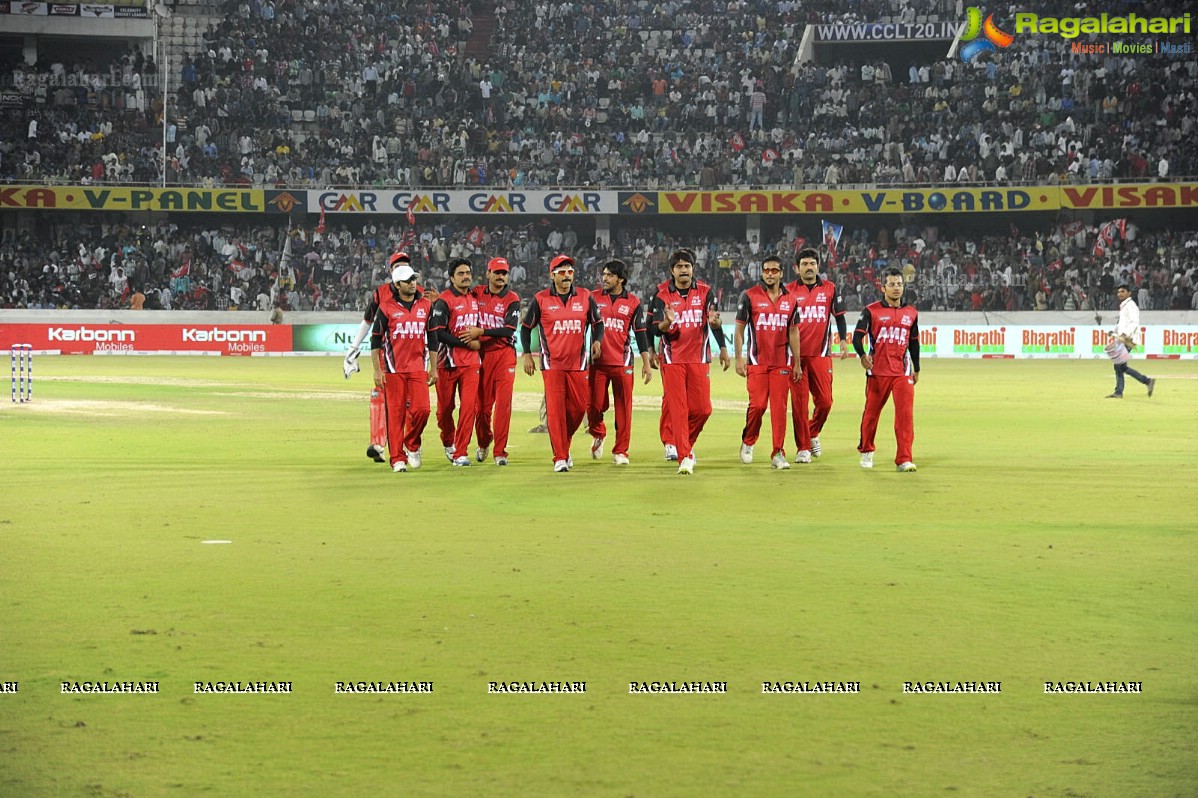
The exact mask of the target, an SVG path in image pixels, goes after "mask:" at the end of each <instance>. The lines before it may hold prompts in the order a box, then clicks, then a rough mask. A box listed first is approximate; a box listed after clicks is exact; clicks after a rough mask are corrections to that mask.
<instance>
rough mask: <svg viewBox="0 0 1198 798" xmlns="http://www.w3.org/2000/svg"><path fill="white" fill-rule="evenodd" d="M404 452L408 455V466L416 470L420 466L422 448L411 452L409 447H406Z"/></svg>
mask: <svg viewBox="0 0 1198 798" xmlns="http://www.w3.org/2000/svg"><path fill="white" fill-rule="evenodd" d="M403 453H404V454H406V455H407V456H408V467H409V468H411V469H412V470H413V471H415V470H416V469H417V468H420V450H419V449H417V450H416V451H414V452H409V451H408V450H407V449H404V450H403Z"/></svg>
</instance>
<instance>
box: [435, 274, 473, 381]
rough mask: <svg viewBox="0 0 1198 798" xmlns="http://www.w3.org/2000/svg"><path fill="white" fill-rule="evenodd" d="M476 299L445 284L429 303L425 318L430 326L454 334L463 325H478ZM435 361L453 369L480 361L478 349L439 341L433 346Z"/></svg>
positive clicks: (458, 331) (462, 327)
mask: <svg viewBox="0 0 1198 798" xmlns="http://www.w3.org/2000/svg"><path fill="white" fill-rule="evenodd" d="M478 326H479V323H478V300H477V299H475V298H474V295H473V294H471V293H465V294H459V293H457V292H456V291H454V290H453V289H452V288H446V289H445V290H444V291H442V292H441V295H440V296H439V297H437V301H436V302H435V303H433V312H432V316H431V318H430V320H429V323H428V327H429V329H430V330H433V331H439V330H444V331H446V332H447V333H448V334H449V335H451V336H452V337H454V338H457V337H458V333H460V332H461V331H462V330H464V329H466V328H467V327H478ZM437 357H438V361H437V362H438V364H439V365H440V366H441V367H442V368H448V369H456V368H462V367H464V366H477V365H479V363H481V362H482V361H481V360H480V358H479V356H478V352H477V351H476V350H474V349H468V348H467V347H464V346H450V345H448V344H446V343H444V342H441V343H440V344H438V346H437Z"/></svg>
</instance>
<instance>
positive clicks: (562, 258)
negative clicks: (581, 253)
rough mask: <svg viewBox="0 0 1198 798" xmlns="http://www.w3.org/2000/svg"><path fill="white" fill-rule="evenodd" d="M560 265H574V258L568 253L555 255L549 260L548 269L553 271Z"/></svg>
mask: <svg viewBox="0 0 1198 798" xmlns="http://www.w3.org/2000/svg"><path fill="white" fill-rule="evenodd" d="M562 266H570V267H573V266H574V259H573V258H571V257H570V256H569V255H555V256H554V258H553V260H551V261H549V271H550V272H555V271H557V270H558V269H560V268H561V267H562Z"/></svg>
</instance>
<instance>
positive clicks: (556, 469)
mask: <svg viewBox="0 0 1198 798" xmlns="http://www.w3.org/2000/svg"><path fill="white" fill-rule="evenodd" d="M569 470H570V464H569V463H568V462H567V461H565V460H554V461H553V473H555V474H564V473H566V472H567V471H569Z"/></svg>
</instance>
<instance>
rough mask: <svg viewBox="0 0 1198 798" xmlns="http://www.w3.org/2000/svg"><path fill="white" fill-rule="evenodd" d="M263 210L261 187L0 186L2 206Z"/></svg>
mask: <svg viewBox="0 0 1198 798" xmlns="http://www.w3.org/2000/svg"><path fill="white" fill-rule="evenodd" d="M4 209H23V210H39V211H41V210H73V211H159V212H168V211H210V212H215V213H261V212H263V211H265V210H266V195H265V192H264V191H262V190H261V189H239V188H122V187H115V186H113V187H109V186H0V210H4Z"/></svg>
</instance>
